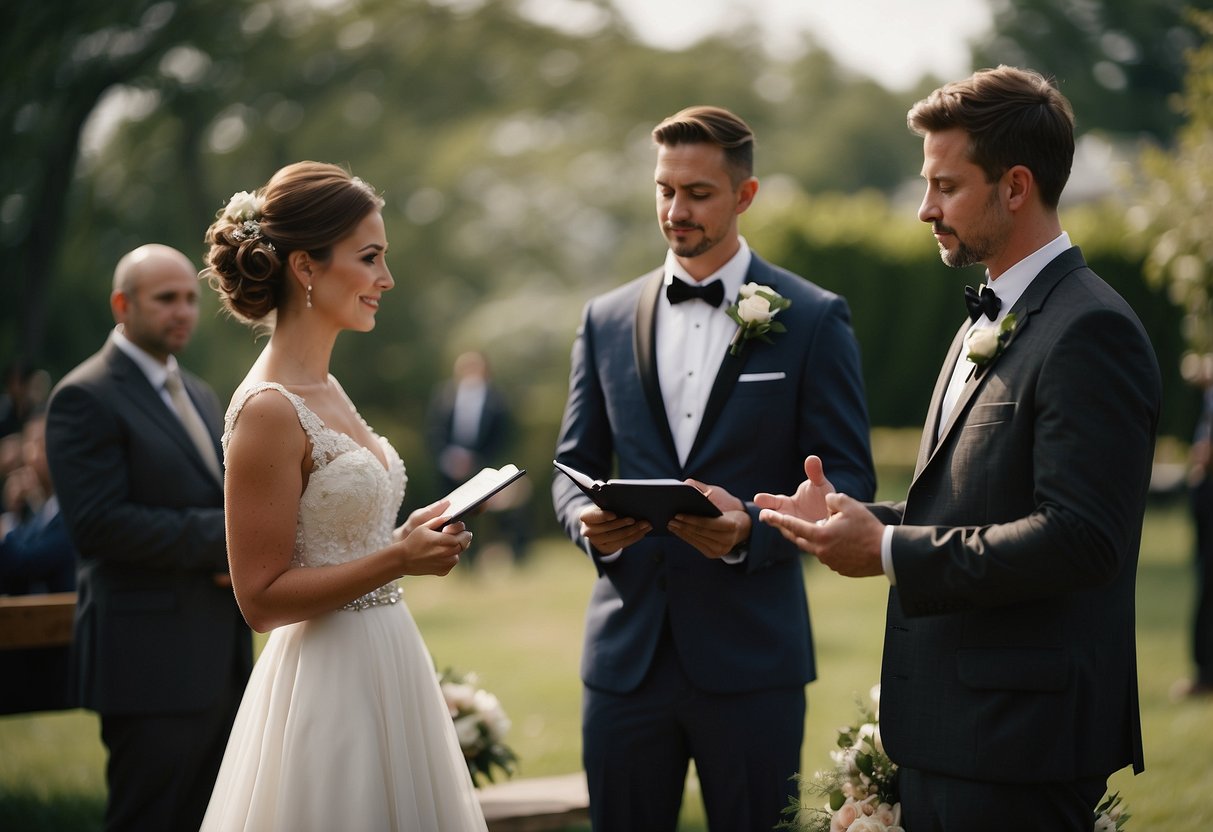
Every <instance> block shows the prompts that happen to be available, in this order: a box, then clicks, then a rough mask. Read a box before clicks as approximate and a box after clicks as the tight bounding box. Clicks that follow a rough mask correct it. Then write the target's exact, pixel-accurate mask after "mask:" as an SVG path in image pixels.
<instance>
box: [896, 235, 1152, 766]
mask: <svg viewBox="0 0 1213 832" xmlns="http://www.w3.org/2000/svg"><path fill="white" fill-rule="evenodd" d="M1012 311H1013V312H1014V313H1015V315H1016V316H1017V326H1016V329H1015V332H1014V334H1013V336H1012V339H1011V341H1010V343H1009V344H1008V346H1007V348H1006V350H1005V352H1004V353H1003V354H1002V355H1000V356H999V357H997V358H996V359H995V360H994V361H993V362H992V363H990V364H989V365H987V366H986V367H984V368H981V369H980V370H979V371H978V372H977V373H976V374H975V375H974V376H973V377H971V378H970V380H969V381H968V383H967V385H966V387H965V389H964V391H963V392H962V394H961V396H960V400H959V402H958V403H957V405H956V407H955V409H954V411H953V413H952V416H951V418H950V419H949V420H948V422H947V424H946V426H945V432H944V434H943V436H942V437H941V439H940V440H939V442H938V443H936V442H935V435H936V426H937V425H938V420H939V407H940V401H941V399H942V398H943V392H944V389H945V388H946V387H947V383H948V377H949V375H950V373H951V367H952V364H953V363H954V359H955V357H956V356H957V355H958V354H959V352H960V349H961V346H962V344H961V341H962V336H963V334H964V331H965V329H967V322H966V323H965V325H964V326H962V327H961V329H960V331H959V332H958V333H957V337H956V340H955V341H954V342H953V344H952V348H951V350H950V351H949V354H948V360H947V361H946V362H945V363H944V368H943V370H942V372H941V374H940V377H939V382H938V384H937V386H936V389H935V395H934V397H933V398H932V402H931V407H930V411H929V413H928V416H927V423H926V426H925V428H924V432H923V439H922V445H921V449H920V452H919V458H918V466H917V472H916V474H915V477H914V480H913V482H912V484H911V485H910V489H909V493H908V495H907V498H906V500H905V502H903V503H900V504H897V505H881V506H874V507H873V511H874V512H875V513H876V514H877V515H878V516H879V517H881V519H883V520H884V521H885V522H893V523H900V524H902V525H901V527H899V528H898V529H896V530H895V532H894V533H893V548H892V554H893V565H894V571H895V573H896V579H897V585H896V587H894V588H893V589H892V590H891V592H890V594H889V605H888V628H887V631H886V636H885V645H884V663H883V669H882V674H881V682H882V688H881V701H880V707H881V735H882V739H883V741H884V745H885V747H886V749H887V750H888V752H889V755H890V756H891V757H892V758H893V760H894V761H895V762H897V763H899V764H901V765H906V766H910V767H913V768H918V769H923V770H926V771H932V772H936V773H941V774H946V775H952V776H958V777H965V778H969V779H978V780H990V781H1000V782H1021V783H1022V782H1040V781H1070V780H1075V779H1079V778H1085V777H1094V776H1106V775H1107V774H1109V773H1110V772H1112V771H1115V770H1117V769H1119V768H1122V767H1124V766H1126V765H1130V764H1132V765H1133V766H1134V767H1135V768H1136V769H1137V770H1140V769H1141V767H1142V748H1141V725H1140V719H1139V715H1138V701H1137V670H1136V643H1135V635H1134V595H1133V593H1134V583H1135V580H1136V573H1137V557H1138V547H1139V544H1140V540H1141V526H1142V515H1143V513H1144V510H1145V500H1146V490H1147V486H1148V484H1149V479H1150V468H1151V463H1152V460H1153V450H1154V437H1155V430H1156V428H1157V423H1158V410H1159V401H1160V397H1161V380H1160V376H1159V370H1158V363H1157V360H1156V359H1155V356H1154V351H1153V348H1152V347H1151V345H1150V340H1149V337H1148V336H1147V334H1146V332H1145V330H1144V329H1143V328H1142V325H1141V323H1140V321H1139V320H1138V319H1137V316H1136V315H1135V314H1134V313H1133V311H1132V309H1130V308H1129V306H1128V305H1127V304H1126V303H1125V302H1124V300H1123V299H1122V298H1121V297H1120V296H1119V295H1117V294H1116V292H1115V291H1113V290H1112V289H1111V288H1110V287H1109V286H1108V285H1107V284H1106V283H1104V282H1103V281H1102V280H1100V279H1099V277H1098V276H1097V275H1096V274H1095V273H1094V272H1092V271H1091V270H1090V269H1089V268H1088V267H1087V265H1086V263H1085V261H1084V260H1083V257H1082V253H1081V252H1080V251H1079V250H1078V249H1077V248H1071V249H1069V250H1068V251H1065V252H1063V253H1062V254H1061V255H1059V256H1058V257H1057V258H1056V259H1054V260H1053V261H1052V262H1051V263H1049V264H1048V265H1047V266H1046V267H1045V268H1044V269H1043V270H1042V271H1041V273H1040V274H1039V275H1038V276H1037V277H1036V279H1035V280H1034V281H1033V282H1032V283H1031V285H1030V286H1029V287H1028V289H1027V291H1026V292H1025V293H1024V295H1023V297H1021V298H1020V300H1019V301H1018V303H1016V305H1015V307H1014V309H1013V310H1012Z"/></svg>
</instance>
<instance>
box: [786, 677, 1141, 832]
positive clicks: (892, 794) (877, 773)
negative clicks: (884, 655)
mask: <svg viewBox="0 0 1213 832" xmlns="http://www.w3.org/2000/svg"><path fill="white" fill-rule="evenodd" d="M857 704H858V705H859V718H858V719H857V720H856V721H855V722H854V723H853V724H851V725H846V726H844V727H842V728H839V729H838V748H837V749H835V750H833V751H831V752H830V757H831V758H832V759H833V761H834V767H833V768H832V769H828V770H825V771H818V772H816V773H815V774H814V775H813V777H812V778H805V777H802V776H800V775H797V778H796V779H797V780H798V782H799V783H800V796H799V797H794V798H792V799H791V801H789V803H788V805H787V807H786V808H784V810H783V814H784V815H785V819H784V820H783V821H782V822H781V823H780V824H779V825H778V826H776V827H775V828H776V829H790V830H794V832H905V829H904V828H903V827H902V825H901V803H900V800H899V797H898V790H897V764H896V763H894V762H893V761H892V760H890V759H889V757H888V755H887V754H885V750H884V745H883V744H882V743H881V741H880V685H876V686H874V687H873V688H872V690H871V691H870V692H869V701H868V703H866V704H865V703H863V702H859V703H857ZM1128 820H1129V814H1128V813H1127V812H1125V811H1124V805H1123V803H1122V801H1121V798H1120V794H1119V792H1118V793H1115V794H1112V795H1110V796H1108V797H1105V798H1104V800H1103V802H1101V803H1100V804H1099V806H1098V807H1097V808H1096V809H1095V832H1122V830H1123V829H1124V828H1125V823H1126V822H1127V821H1128Z"/></svg>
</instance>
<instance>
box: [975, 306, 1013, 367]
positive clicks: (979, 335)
mask: <svg viewBox="0 0 1213 832" xmlns="http://www.w3.org/2000/svg"><path fill="white" fill-rule="evenodd" d="M1014 332H1015V314H1014V313H1012V314H1010V315H1007V316H1006V317H1005V318H1003V319H1002V323H1000V324H999V325H998V326H996V327H993V326H987V327H981V328H979V329H975V330H973V331H972V332H970V333H969V334H968V337H966V338H965V346H967V347H968V348H969V353H968V355H967V356H965V357H966V358H968V359H969V360H970V361H972V362H973V363H974V364H976V365H977V366H978V367H984V366H986V365H987V364H989V363H990V362H991V361H993V360H994V359H995V358H997V357H998V356H1000V355H1002V351H1003V350H1005V349H1006V348H1007V343H1008V342H1010V340H1011V334H1012V333H1014Z"/></svg>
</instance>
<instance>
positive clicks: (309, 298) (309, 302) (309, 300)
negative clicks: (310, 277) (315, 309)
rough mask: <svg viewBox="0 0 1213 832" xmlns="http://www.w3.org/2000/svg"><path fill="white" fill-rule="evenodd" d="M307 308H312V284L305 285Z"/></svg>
mask: <svg viewBox="0 0 1213 832" xmlns="http://www.w3.org/2000/svg"><path fill="white" fill-rule="evenodd" d="M307 308H308V309H311V308H312V284H310V283H309V284H308V285H307Z"/></svg>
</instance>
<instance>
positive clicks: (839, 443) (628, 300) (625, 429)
mask: <svg viewBox="0 0 1213 832" xmlns="http://www.w3.org/2000/svg"><path fill="white" fill-rule="evenodd" d="M746 279H747V281H751V282H756V283H762V284H766V285H768V286H771V287H772V288H773V289H775V290H776V291H777V292H779V294H781V295H783V296H784V297H787V298H789V299H791V301H792V306H791V307H790V308H789V309H787V310H785V311H783V312H780V313H779V319H778V320H779V321H781V322H782V323H783V324H784V325H785V326H786V327H787V331H786V332H784V333H779V334H775V335H773V336H772V340H773V342H774V343H771V344H766V343H762V342H760V341H757V340H753V341H749V342H747V343H746V344H745V346H744V347H743V349H742V350H741V352H740V354H739V355H737V356H731V355H728V354H727V353H726V355H725V358H724V360H723V362H722V364H721V366H720V369H719V371H718V373H717V375H716V379H715V382H714V385H713V387H712V392H711V394H710V396H709V399H708V404H707V408H706V411H705V414H704V417H703V420H702V423H701V425H700V429H699V433H698V435H697V437H696V439H695V442H694V443H693V446H692V448H691V451H690V453H689V455H688V457H687V461H686V464H685V465H680V464H679V462H678V455H677V452H676V451H675V447H674V439H673V436H672V434H671V432H670V426H669V418H668V417H667V416H666V412H665V404H664V402H663V399H662V395H661V389H660V385H659V380H658V378H657V359H656V351H655V338H654V334H655V331H654V326H655V309H656V305H657V304H658V303H659V302H661V303H663V302H665V301H664V297H662V295H661V289H662V283H663V271H662V270H661V269H658V270H657V271H654V272H652V273H650V274H648V275H645V276H643V277H640V278H638V279H636V280H634V281H632V282H630V283H628V284H626V285H624V286H621V287H619V288H618V289H615V290H614V291H611V292H608V293H607V294H605V295H602V296H600V297H597V298H595V299H593V300H591V301H590V303H589V304H588V305H587V306H586V309H585V313H584V316H583V318H582V321H581V326H580V329H579V331H578V334H577V339H576V341H575V343H574V345H573V351H572V372H571V376H570V381H569V398H568V403H567V406H566V409H565V413H564V420H563V424H562V426H561V430H560V438H559V440H558V444H557V449H556V458H557V460H559V461H560V462H562V463H565V464H568V465H571V466H572V467H574V468H576V469H578V470H580V471H584V472H585V473H587V474H589V475H591V476H593V477H595V478H600V479H606V478H609V477H611V476H618V477H624V478H664V477H672V478H676V479H684V478H686V477H693V478H695V479H697V480H699V481H701V482H705V483H708V484H712V485H719V486H722V487H723V488H725V489H727V490H728V491H729V492H730V493H732V494H733V495H734V496H735V497H738V498H740V499H742V500H745V501H747V503H746V507H747V510H748V511H749V513H750V517H751V520H752V521H753V531H752V532H751V535H750V540H749V553H748V556H747V557H746V559H745V561H744V562H742V563H740V564H736V565H731V564H728V563H725V562H724V561H721V560H711V559H709V558H706V557H704V556H703V555H702V554H700V553H699V552H698V551H696V550H695V549H694V548H692V547H691V546H690V545H688V544H686V543H684V542H682V541H681V540H679V539H678V538H676V537H673V536H663V537H654V536H652V535H650V536H649V537H646V538H645V539H643V540H641V541H640V542H639V543H637V544H635V545H634V546H631V547H628V548H627V549H625V550H624V551H623V552H622V553H621V555H620V556H619V558H618V559H616V560H614V561H613V562H610V563H603V562H602V561H601V560H600V559H599V557H598V555H597V553H596V552H595V550H594V549H593V547H592V546H590V545H589V543H588V541H586V540H585V539H584V538H583V537H582V536H581V534H580V520H579V519H578V518H579V517H580V514H581V511H582V510H583V509H584V508H585V507H586V506H587V505H589V500H588V498H586V497H585V495H583V494H582V493H581V491H580V490H578V489H577V487H576V486H575V485H574V484H573V483H572V482H571V481H570V480H569V479H568V478H567V477H564V476H563V475H558V476H556V477H555V478H554V481H553V488H552V494H553V502H554V505H555V508H556V514H557V517H558V519H559V520H560V522H561V524H562V526H563V527H564V530H565V533H566V534H567V535H568V536H569V538H570V539H572V540H573V541H574V542H575V543H577V544H578V545H579V546H581V547H582V549H584V550H585V551H586V553H587V554H589V555H590V556H591V557H592V558H593V560H594V563H595V566H596V568H597V572H598V578H597V581H596V582H595V584H594V589H593V594H592V597H591V599H590V605H589V609H588V611H587V615H586V632H585V645H584V650H583V654H582V663H581V672H582V679H583V680H584V682H585V683H586V684H587V685H590V686H592V687H595V688H598V689H601V690H606V691H611V692H616V693H628V692H630V691H632V690H634V689H635V688H636V686H637V685H638V684H639V683H640V681H641V679H642V678H643V677H644V674H645V671H646V670H647V669H648V667H649V665H650V663H651V661H652V659H653V655H654V651H655V650H656V647H657V642H658V637H659V635H660V634H661V631H662V627H663V622H664V621H665V620H666V619H667V618H668V620H669V624H670V630H671V633H672V635H673V640H674V644H675V648H676V650H677V651H678V656H679V658H680V660H681V663H682V666H683V667H684V669H685V671H686V673H687V675H688V676H689V677H690V679H691V680H692V681H693V682H694V684H695V685H696V686H698V687H700V688H702V689H704V690H709V691H715V692H743V691H744V692H749V691H756V690H767V689H772V688H788V687H795V686H797V685H803V684H805V683H806V682H809V681H811V680H812V679H814V678H815V677H816V669H815V667H814V661H813V646H812V636H811V632H810V629H809V615H808V608H807V603H806V598H805V592H804V581H803V578H802V575H801V560H800V557H799V552H798V550H797V549H796V547H795V546H793V545H792V544H791V543H790V542H788V541H786V540H785V539H784V538H783V537H782V535H780V534H779V532H778V531H776V530H775V529H773V528H771V527H770V526H767V525H766V524H764V523H760V522H758V510H757V508H756V507H755V506H754V505H753V503H752V502H749V501H751V500H752V498H753V495H754V494H756V493H758V492H760V491H769V492H772V493H789V494H790V493H792V492H793V491H794V490H795V489H796V487H797V485H799V484H800V482H801V481H802V480H803V479H804V458H805V456H806V455H808V454H810V453H813V454H819V455H820V456H821V457H822V458H823V459H824V460H825V464H826V466H827V470H829V471H831V476H832V477H833V481H834V482H835V484H837V486H838V487H839V488H840V489H842V490H845V491H847V492H848V493H850V494H854V495H858V496H859V498H860V499H871V496H870V495H871V494H872V493H873V491H874V490H875V475H874V473H873V470H872V459H871V451H870V450H869V445H868V418H867V408H866V405H865V403H864V393H863V380H862V376H861V373H860V366H859V348H858V345H857V344H856V341H855V336H854V334H853V333H852V332H851V327H850V313H849V311H848V309H847V305H846V301H844V300H843V299H842V298H841V297H839V296H837V295H835V294H832V293H830V292H826V291H824V290H823V289H820V288H819V287H817V286H815V285H813V284H812V283H809V282H808V281H806V280H804V279H803V278H801V277H798V276H797V275H794V274H792V273H791V272H788V271H785V270H783V269H779V268H777V267H774V266H771V265H769V264H767V263H765V262H764V261H762V260H761V259H760V258H759V257H757V256H756V255H755V256H754V258H753V261H752V263H751V265H750V270H749V273H748V275H747V278H746ZM743 374H744V375H743ZM864 495H866V496H864Z"/></svg>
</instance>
